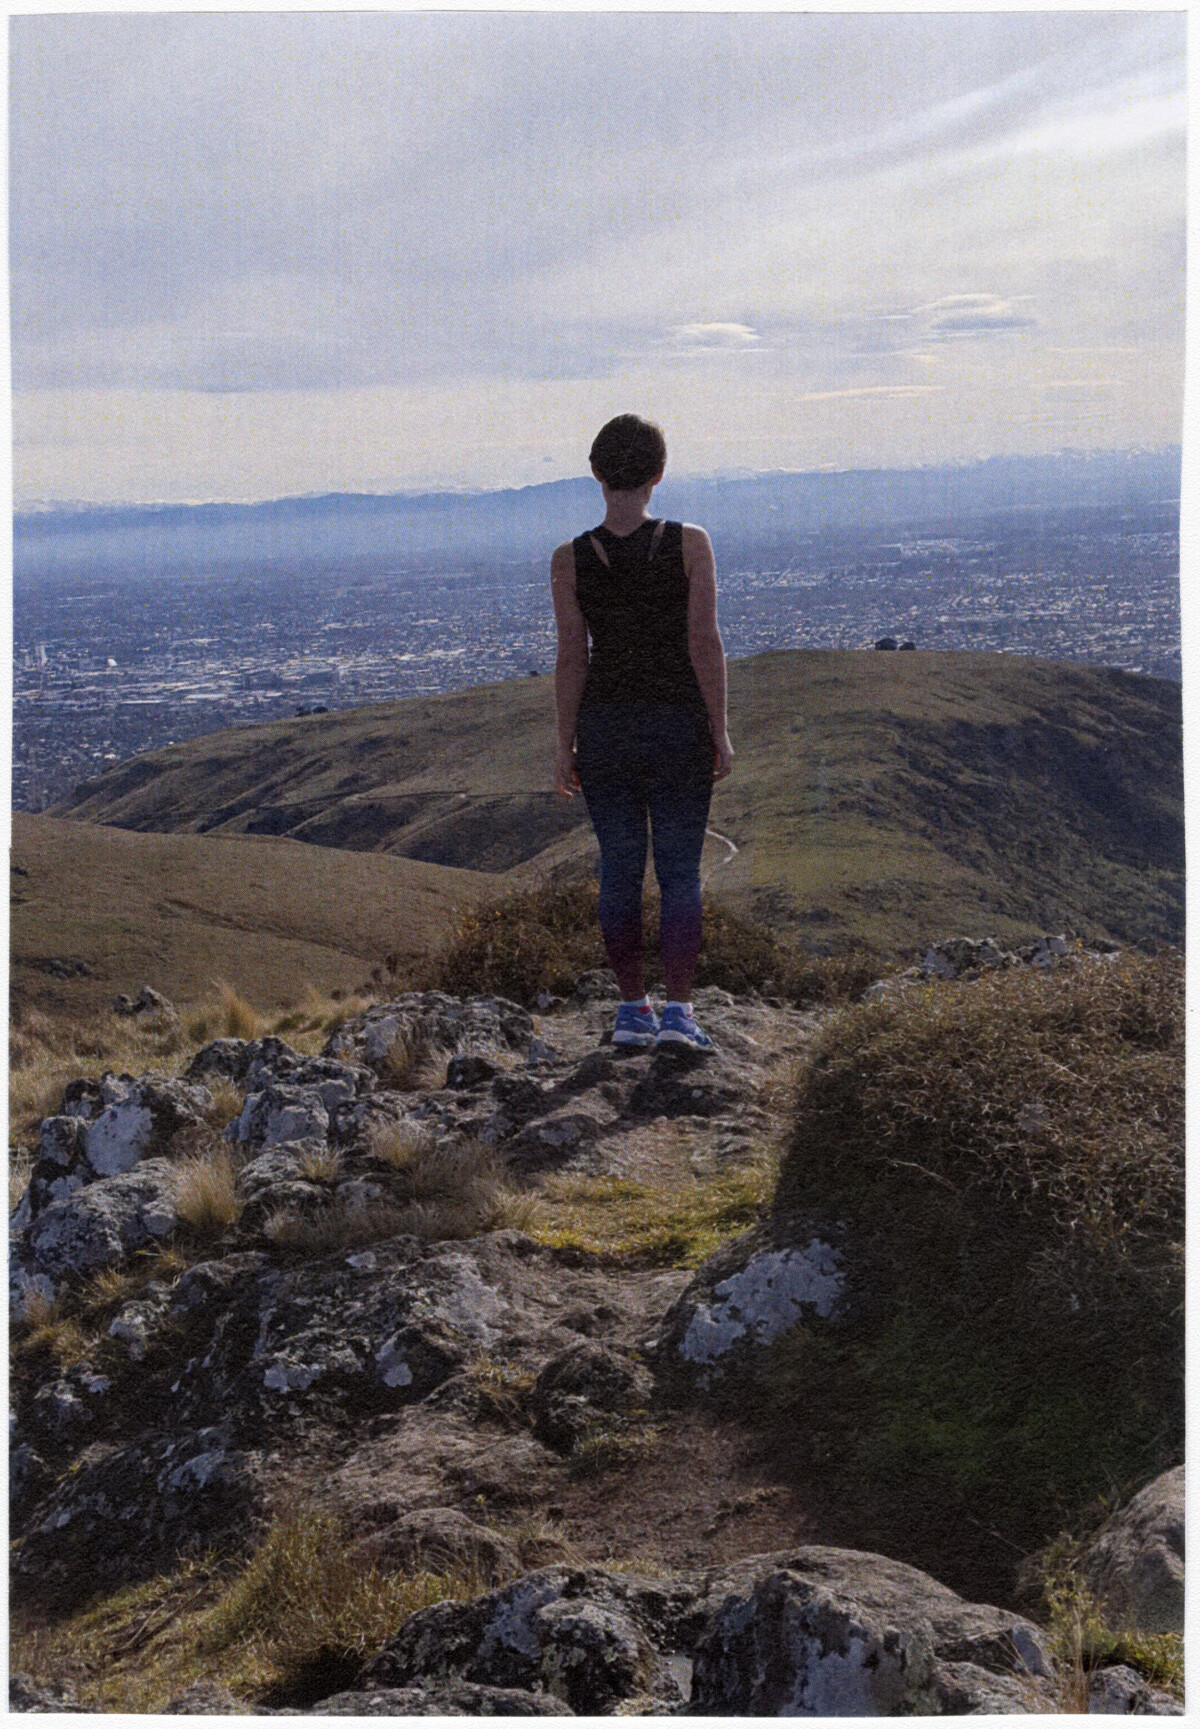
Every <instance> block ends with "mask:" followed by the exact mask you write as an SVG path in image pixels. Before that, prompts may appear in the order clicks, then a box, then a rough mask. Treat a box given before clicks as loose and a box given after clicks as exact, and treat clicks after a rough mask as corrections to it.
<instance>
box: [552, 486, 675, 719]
mask: <svg viewBox="0 0 1200 1729" xmlns="http://www.w3.org/2000/svg"><path fill="white" fill-rule="evenodd" d="M658 526H659V525H658V523H657V522H655V521H653V520H650V521H646V522H644V523H642V525H641V526H640V527H639V528H635V529H634V531H633V533H632V534H625V535H620V534H613V532H612V530H611V529H607V528H605V527H604V526H603V525H601V526H600V527H599V528H594V529H592V531H591V533H590V534H581V535H580V536H579V538H578V540H576V541H575V542H573V545H574V548H575V596H576V599H577V600H578V601H579V608H580V611H581V612H582V613H583V616H584V619H585V620H586V622H587V627H588V633H589V635H590V636H591V639H592V642H591V657H590V659H589V661H588V671H587V680H586V682H585V683H584V687H583V696H582V699H581V701H580V707H581V708H583V707H589V706H590V705H591V704H592V703H597V702H669V703H673V704H676V705H678V706H680V707H685V708H698V709H700V710H703V709H704V698H703V696H702V695H701V694H700V686H699V684H698V683H697V681H696V673H695V669H694V668H693V666H692V661H691V656H690V655H689V653H688V642H687V616H688V579H687V571H686V570H685V569H684V565H683V524H682V523H680V522H667V523H664V524H663V525H662V534H661V535H660V536H659V537H658V540H657V542H655V540H654V531H655V529H656V528H657V527H658ZM593 535H594V536H595V538H596V539H597V540H598V541H599V542H600V544H601V545H602V546H603V548H604V551H605V553H606V554H607V556H608V564H607V565H606V564H605V563H604V561H603V559H601V558H600V557H598V555H597V553H596V549H595V547H594V546H593V545H592V537H593Z"/></svg>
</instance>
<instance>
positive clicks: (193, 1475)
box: [12, 1427, 264, 1606]
mask: <svg viewBox="0 0 1200 1729" xmlns="http://www.w3.org/2000/svg"><path fill="white" fill-rule="evenodd" d="M263 1506H264V1498H263V1464H262V1459H261V1455H259V1454H257V1453H254V1452H246V1451H243V1450H241V1449H239V1448H237V1447H235V1446H232V1445H231V1444H230V1438H229V1433H228V1430H227V1428H225V1427H219V1428H212V1427H209V1428H206V1429H201V1430H195V1431H190V1432H186V1433H184V1434H180V1435H176V1436H175V1437H173V1438H165V1437H162V1436H156V1437H153V1438H151V1439H149V1440H146V1441H143V1442H141V1443H134V1444H132V1445H128V1446H124V1447H112V1446H108V1445H104V1444H97V1445H96V1446H94V1447H92V1448H88V1449H87V1450H86V1451H85V1452H84V1453H83V1454H81V1455H80V1457H79V1460H78V1462H77V1465H76V1467H75V1468H74V1469H73V1470H70V1471H68V1472H67V1473H66V1474H65V1475H64V1476H63V1477H61V1478H60V1479H59V1481H58V1482H57V1483H56V1484H55V1486H54V1488H53V1489H52V1490H51V1491H50V1493H49V1494H48V1495H47V1496H45V1498H44V1499H43V1500H42V1501H40V1502H39V1504H38V1506H37V1508H36V1510H35V1512H34V1514H33V1516H32V1518H31V1519H30V1521H29V1523H28V1524H27V1526H26V1529H25V1533H24V1535H23V1537H22V1538H21V1540H20V1542H19V1543H18V1545H17V1547H16V1553H15V1555H14V1556H13V1561H12V1570H13V1579H14V1583H15V1582H17V1581H19V1582H20V1587H21V1588H22V1589H23V1590H24V1591H26V1592H28V1593H31V1594H34V1595H37V1596H40V1597H51V1598H53V1599H54V1600H55V1601H56V1602H57V1603H58V1604H59V1605H61V1606H69V1605H73V1604H77V1603H80V1602H82V1601H84V1600H85V1599H86V1598H88V1597H90V1596H93V1595H94V1594H95V1593H96V1592H108V1591H113V1590H116V1589H117V1587H118V1586H120V1585H124V1584H127V1583H129V1582H130V1581H131V1580H134V1579H141V1578H146V1577H148V1576H149V1575H150V1574H152V1573H155V1572H158V1571H165V1570H167V1569H168V1568H169V1567H170V1566H171V1565H173V1564H174V1562H175V1561H176V1560H177V1559H178V1557H179V1556H180V1555H182V1554H198V1553H201V1552H203V1551H204V1550H205V1549H206V1548H208V1547H210V1546H212V1545H213V1544H214V1543H219V1544H220V1545H221V1546H222V1547H224V1548H227V1549H228V1548H240V1547H242V1546H244V1545H245V1544H247V1543H248V1542H250V1541H251V1540H252V1538H253V1537H254V1535H255V1533H256V1531H257V1530H258V1529H259V1528H260V1525H261V1521H262V1514H263Z"/></svg>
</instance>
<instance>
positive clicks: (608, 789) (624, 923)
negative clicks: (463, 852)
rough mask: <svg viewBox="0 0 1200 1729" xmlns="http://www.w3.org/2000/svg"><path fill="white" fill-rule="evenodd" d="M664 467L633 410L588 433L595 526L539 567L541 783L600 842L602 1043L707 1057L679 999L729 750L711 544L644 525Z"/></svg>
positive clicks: (707, 1045)
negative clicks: (547, 661) (546, 648)
mask: <svg viewBox="0 0 1200 1729" xmlns="http://www.w3.org/2000/svg"><path fill="white" fill-rule="evenodd" d="M666 459H667V446H666V441H665V439H664V438H663V435H662V433H661V432H660V431H659V429H658V427H657V426H654V425H652V424H651V422H649V421H646V420H641V419H639V418H638V416H637V415H636V414H621V415H618V416H617V418H616V419H615V420H610V421H609V422H608V424H607V425H606V426H603V427H601V429H600V431H599V432H598V433H597V435H596V439H595V442H594V443H593V445H592V449H591V464H592V473H593V474H594V475H595V477H596V479H597V480H598V481H599V482H600V485H601V487H602V488H603V491H604V503H605V507H606V508H605V515H604V521H603V522H602V523H601V524H600V526H599V527H598V528H594V529H592V531H591V532H590V533H589V534H583V535H580V536H579V537H578V539H576V540H573V541H568V542H567V543H566V544H565V545H563V546H560V547H559V548H558V550H557V551H556V552H555V554H554V557H553V559H552V561H551V565H550V586H551V590H552V593H553V595H554V616H555V620H556V622H557V625H558V658H557V661H556V664H555V671H554V692H555V701H556V704H557V708H558V754H557V760H556V764H555V774H556V778H557V782H558V790H559V792H560V793H563V794H564V795H565V796H566V797H567V798H574V796H575V788H576V787H581V788H582V791H583V796H584V801H585V803H586V804H587V808H588V815H589V816H590V817H591V819H592V826H593V828H594V829H595V831H596V839H597V840H598V841H599V843H600V908H599V911H600V929H601V932H602V934H603V936H604V946H605V948H606V949H607V951H608V958H609V962H610V964H611V966H612V969H613V971H614V972H615V973H616V975H617V983H618V984H619V985H620V988H621V999H622V1000H621V1005H620V1007H619V1008H618V1010H617V1020H616V1026H615V1027H614V1028H613V1035H612V1037H613V1043H614V1044H616V1045H661V1044H683V1045H691V1046H692V1047H693V1048H694V1049H696V1050H703V1051H707V1050H711V1049H712V1048H713V1045H712V1040H711V1039H710V1038H708V1036H707V1035H706V1034H705V1033H703V1032H702V1031H701V1029H700V1028H699V1027H698V1026H697V1025H696V1021H695V1018H694V1016H693V1014H692V1005H691V1001H690V998H691V991H692V976H693V974H694V973H695V970H696V960H697V958H698V956H699V953H700V926H701V907H700V851H701V848H702V847H703V845H704V831H705V825H706V824H707V822H708V807H709V801H710V800H711V798H712V788H713V782H714V780H721V779H723V778H724V776H725V775H727V774H728V773H729V771H730V769H731V768H732V767H733V747H732V746H731V745H730V743H729V733H728V731H727V730H726V682H725V649H724V645H723V644H722V642H721V632H720V630H719V629H718V626H717V581H716V564H715V561H714V559H713V550H712V543H711V541H710V540H709V538H708V535H707V534H706V533H705V531H704V530H703V529H702V528H694V527H692V525H691V524H690V523H680V522H662V521H659V520H657V519H655V518H654V517H652V516H651V515H650V514H649V509H648V507H649V504H650V494H651V493H652V492H653V491H654V488H655V487H656V486H657V485H658V483H659V481H660V480H661V479H662V477H663V468H664V466H665V464H666ZM589 635H590V637H591V654H590V657H589V652H588V637H589ZM647 828H649V832H650V833H651V834H652V835H653V840H654V871H655V875H656V876H657V878H658V884H659V887H660V889H661V890H662V926H661V931H662V961H663V973H664V979H665V984H666V993H667V1004H666V1007H665V1008H664V1010H663V1015H662V1020H661V1022H660V1021H659V1018H658V1016H657V1015H656V1014H655V1013H654V1010H653V1009H652V1008H651V1006H650V999H649V997H648V996H647V995H646V986H645V978H644V975H643V972H642V881H643V878H644V876H645V870H646V850H647Z"/></svg>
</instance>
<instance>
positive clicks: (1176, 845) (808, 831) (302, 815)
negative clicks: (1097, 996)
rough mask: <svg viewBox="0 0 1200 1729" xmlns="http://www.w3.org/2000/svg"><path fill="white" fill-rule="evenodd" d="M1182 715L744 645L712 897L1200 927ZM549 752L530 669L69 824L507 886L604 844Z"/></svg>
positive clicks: (999, 918)
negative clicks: (1191, 900)
mask: <svg viewBox="0 0 1200 1729" xmlns="http://www.w3.org/2000/svg"><path fill="white" fill-rule="evenodd" d="M1180 707H1181V705H1180V692H1179V688H1178V686H1176V685H1173V684H1170V683H1168V682H1166V681H1160V680H1156V679H1148V678H1143V677H1139V676H1136V675H1132V674H1126V673H1122V672H1118V671H1114V670H1112V669H1108V668H1088V667H1080V666H1074V665H1067V664H1062V663H1055V662H1049V661H1043V660H1038V659H1034V658H1031V657H1018V656H1006V655H982V654H968V653H947V654H932V653H923V652H916V653H908V654H877V653H870V652H868V653H863V652H855V651H809V652H805V651H794V652H787V653H774V654H765V655H758V656H755V657H753V658H750V659H746V660H740V661H734V662H731V664H730V711H731V716H732V731H733V737H734V743H735V746H736V748H737V752H738V757H737V763H736V768H735V772H734V775H733V776H732V777H731V779H730V780H729V781H728V782H726V783H724V784H723V785H722V786H721V787H719V788H718V790H717V794H716V797H715V799H714V804H713V814H712V819H711V821H712V827H713V829H714V830H716V831H718V833H719V834H720V835H722V836H725V837H727V839H728V840H729V841H731V842H732V843H733V844H734V845H735V846H736V848H737V849H738V850H737V853H736V856H732V857H729V848H728V846H726V845H724V844H721V843H718V842H716V841H715V840H714V842H713V843H712V845H711V858H710V859H706V865H705V868H706V870H708V871H709V873H710V877H711V881H710V885H709V886H710V891H711V892H714V893H716V894H718V895H719V897H720V898H721V899H722V900H723V901H725V902H727V903H728V904H729V905H730V906H731V907H733V908H734V909H735V910H738V911H744V912H749V913H752V914H754V915H755V916H756V917H758V918H761V919H765V920H767V921H768V922H770V923H771V924H772V926H773V927H774V928H775V929H776V931H777V932H778V933H779V934H780V935H781V936H784V937H786V938H788V939H790V940H793V941H795V940H798V941H800V942H801V943H802V944H804V945H805V946H807V947H809V948H810V949H813V950H815V951H816V952H821V951H830V950H836V949H837V948H838V947H839V946H844V945H845V944H846V943H847V942H860V943H865V944H866V945H867V946H869V947H870V948H872V949H873V950H875V951H877V952H879V953H889V952H891V953H899V954H908V953H911V951H912V949H913V947H914V946H915V945H917V944H919V943H920V942H921V941H923V940H924V939H925V938H926V937H928V936H930V935H940V934H945V933H946V932H948V931H950V930H955V931H962V932H963V933H964V934H967V935H976V936H982V935H986V934H995V935H997V936H999V937H1000V938H1001V939H1002V940H1005V941H1010V942H1012V941H1023V940H1027V939H1028V938H1029V937H1031V936H1034V935H1036V934H1038V933H1039V932H1041V931H1044V930H1047V929H1058V928H1062V927H1064V926H1068V927H1070V928H1072V929H1074V930H1075V931H1076V932H1077V933H1078V934H1079V935H1080V936H1083V937H1086V938H1088V939H1089V940H1097V941H1099V940H1111V941H1116V942H1121V943H1128V942H1133V943H1146V942H1153V941H1178V939H1179V937H1180V934H1181V931H1182V919H1183V826H1182V811H1183V783H1182V759H1181V712H1180ZM552 744H553V707H552V693H551V687H550V680H549V679H547V678H544V677H543V678H528V679H521V680H512V681H509V682H506V683H503V684H495V685H486V686H479V687H476V688H473V689H471V690H467V691H461V692H456V693H453V694H447V695H442V696H437V697H431V698H409V699H405V700H403V701H399V702H393V703H383V704H375V705H371V706H370V707H365V708H360V709H352V710H344V711H341V712H337V713H330V714H318V715H308V716H305V717H303V718H298V719H293V720H288V721H276V722H272V723H270V724H266V725H261V726H249V727H244V728H238V729H229V730H226V731H224V732H220V733H213V734H209V735H207V736H205V737H204V738H201V739H197V740H193V741H190V742H187V743H182V744H178V745H174V746H171V747H169V748H167V749H163V750H158V751H151V752H147V753H145V754H144V755H141V756H138V757H134V758H132V759H130V760H128V761H126V762H123V763H119V764H116V765H114V767H113V768H111V769H110V770H108V771H107V772H106V773H104V774H102V775H101V776H99V777H98V778H97V779H95V780H93V781H89V782H87V783H85V784H84V785H83V786H81V787H79V788H77V789H76V792H75V793H74V795H73V796H72V797H71V798H69V799H67V800H65V801H63V802H62V803H60V804H59V805H57V806H56V807H54V809H53V811H52V812H51V813H50V815H51V816H52V817H58V818H64V819H70V820H72V821H73V822H76V823H87V824H93V825H95V824H99V825H113V826H116V827H118V828H123V829H132V830H138V831H142V832H158V833H174V834H178V835H185V834H186V835H207V836H214V837H215V836H262V835H269V836H274V837H287V838H289V839H290V840H292V841H303V842H307V843H309V844H310V845H312V846H314V847H319V848H336V849H339V850H341V851H342V852H351V853H359V854H361V853H368V854H375V855H382V856H384V857H390V858H394V859H408V860H412V861H419V862H422V863H424V864H426V865H437V866H441V867H451V868H453V869H455V870H459V871H463V870H470V871H472V872H475V873H478V874H479V875H487V876H489V877H490V878H491V879H492V880H493V881H495V882H496V886H497V887H503V888H506V889H511V888H514V887H520V886H525V885H527V884H528V883H530V882H531V881H535V880H538V879H540V878H543V877H545V876H546V875H552V876H553V875H574V874H580V873H582V872H585V871H587V870H589V869H590V867H591V861H592V859H593V857H594V843H593V842H592V839H591V834H590V829H589V827H588V825H587V820H586V812H585V811H584V808H583V805H582V801H581V800H576V801H575V802H574V803H570V804H568V803H566V802H565V801H563V800H561V799H559V798H557V797H556V795H555V794H554V793H553V792H551V791H550V790H549V789H548V779H549V770H548V765H549V762H550V759H551V752H552ZM727 857H729V862H728V863H724V862H722V861H723V860H725V859H726V858H727ZM497 879H499V880H497ZM431 880H432V879H431Z"/></svg>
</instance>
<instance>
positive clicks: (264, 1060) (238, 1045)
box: [187, 1035, 375, 1110]
mask: <svg viewBox="0 0 1200 1729" xmlns="http://www.w3.org/2000/svg"><path fill="white" fill-rule="evenodd" d="M206 1076H219V1077H220V1078H221V1079H223V1080H227V1081H229V1082H231V1083H232V1085H234V1086H236V1087H239V1088H240V1089H241V1090H242V1091H243V1092H258V1091H260V1090H261V1089H262V1088H263V1087H267V1086H272V1085H285V1084H286V1085H289V1086H296V1087H315V1088H316V1090H317V1091H318V1092H319V1093H320V1094H321V1097H322V1101H323V1102H324V1104H325V1107H326V1109H327V1110H332V1109H333V1108H334V1106H335V1105H337V1104H340V1103H341V1102H342V1101H343V1100H345V1099H349V1098H353V1097H355V1096H356V1094H359V1093H369V1092H370V1091H371V1089H372V1088H373V1087H374V1085H375V1076H374V1074H373V1073H372V1071H371V1070H370V1069H369V1068H366V1067H364V1066H363V1065H362V1064H361V1063H349V1062H343V1061H341V1060H339V1059H337V1058H334V1057H328V1056H321V1057H307V1056H304V1055H303V1054H302V1053H301V1052H300V1051H296V1050H293V1049H292V1047H291V1045H289V1044H287V1043H286V1042H285V1041H284V1040H283V1039H280V1038H276V1037H275V1036H274V1035H271V1036H269V1037H267V1038H262V1039H249V1040H246V1039H213V1040H212V1041H211V1043H209V1044H207V1045H205V1046H204V1047H203V1048H202V1049H201V1050H199V1051H197V1052H196V1055H195V1056H194V1057H193V1058H192V1060H191V1063H190V1064H189V1065H188V1070H187V1079H188V1080H191V1081H194V1080H203V1079H204V1078H205V1077H206Z"/></svg>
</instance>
